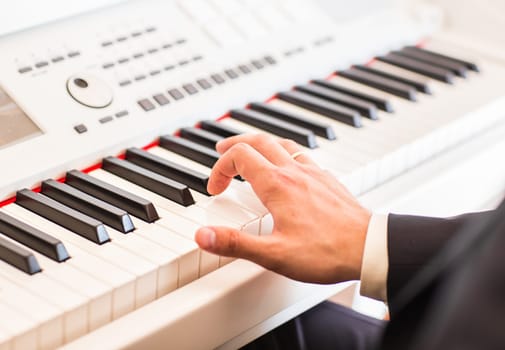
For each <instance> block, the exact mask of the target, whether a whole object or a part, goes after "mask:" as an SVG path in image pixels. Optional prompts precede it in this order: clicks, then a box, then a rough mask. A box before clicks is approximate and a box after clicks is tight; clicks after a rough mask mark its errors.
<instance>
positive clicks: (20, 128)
mask: <svg viewBox="0 0 505 350" xmlns="http://www.w3.org/2000/svg"><path fill="white" fill-rule="evenodd" d="M38 135H42V130H40V128H39V127H38V126H37V125H36V124H35V123H34V122H33V121H32V120H31V119H30V118H29V117H28V116H27V115H26V113H25V112H23V110H22V109H21V108H20V107H19V106H18V105H17V104H16V102H14V100H13V99H11V98H10V96H9V95H7V93H6V92H5V91H4V90H3V89H2V87H1V86H0V149H1V148H4V147H7V146H9V145H12V144H14V143H17V142H21V141H24V140H27V139H30V138H32V137H35V136H38Z"/></svg>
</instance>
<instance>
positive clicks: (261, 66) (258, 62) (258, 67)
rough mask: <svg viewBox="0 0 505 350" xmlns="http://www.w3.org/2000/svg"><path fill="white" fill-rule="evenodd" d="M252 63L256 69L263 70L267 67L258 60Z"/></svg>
mask: <svg viewBox="0 0 505 350" xmlns="http://www.w3.org/2000/svg"><path fill="white" fill-rule="evenodd" d="M251 63H252V65H253V66H254V67H256V69H263V67H265V66H264V65H263V63H261V62H260V61H258V60H252V61H251Z"/></svg>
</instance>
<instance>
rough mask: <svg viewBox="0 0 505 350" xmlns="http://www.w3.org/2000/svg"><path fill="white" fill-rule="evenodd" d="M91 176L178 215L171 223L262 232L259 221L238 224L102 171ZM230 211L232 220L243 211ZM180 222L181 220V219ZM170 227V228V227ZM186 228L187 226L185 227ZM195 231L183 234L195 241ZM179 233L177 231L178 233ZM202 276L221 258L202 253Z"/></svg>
mask: <svg viewBox="0 0 505 350" xmlns="http://www.w3.org/2000/svg"><path fill="white" fill-rule="evenodd" d="M90 175H92V176H95V177H97V178H99V179H101V180H103V181H107V182H109V183H111V184H113V185H115V186H118V187H121V188H123V189H125V190H127V191H130V192H132V193H134V194H136V195H138V196H141V197H144V198H146V199H149V200H151V201H152V202H153V203H155V204H156V206H159V207H160V208H163V209H165V211H166V213H165V217H166V216H167V215H168V214H169V213H173V214H176V216H175V217H174V216H172V219H171V221H172V222H174V221H175V220H176V219H177V216H179V217H184V218H186V219H188V220H189V221H192V222H194V223H196V224H198V225H200V226H227V227H232V228H235V229H238V230H241V231H243V232H246V233H249V234H254V235H257V234H259V230H260V222H259V220H258V219H256V220H251V221H248V222H243V223H237V222H236V221H230V220H228V219H227V218H224V217H222V216H219V215H217V214H215V213H213V212H210V211H209V210H206V209H204V208H201V207H198V206H197V205H192V206H190V207H182V206H180V205H178V204H176V203H174V202H171V201H169V200H167V199H165V198H163V197H161V196H158V195H157V194H155V193H152V192H150V191H147V190H145V189H143V188H141V187H139V186H137V185H135V184H132V183H130V182H128V181H126V180H124V179H121V178H119V177H117V176H115V175H112V174H109V173H107V172H105V171H103V170H101V169H98V170H95V171H92V172H91V173H90ZM228 209H229V211H225V212H223V214H224V215H226V213H228V214H229V215H230V217H231V218H233V214H234V212H236V211H237V210H240V211H242V209H241V208H238V207H236V206H234V205H230V207H229V208H228ZM160 215H161V217H162V218H163V216H162V214H160ZM179 220H180V218H179ZM161 222H164V223H165V222H170V221H169V220H167V221H161ZM169 227H170V226H169ZM183 227H185V226H183ZM195 231H196V229H195V230H193V232H188V231H185V232H184V233H183V234H184V235H185V236H186V237H188V238H190V239H193V237H194V234H195ZM176 232H177V231H176ZM200 259H201V261H200V275H203V274H206V273H208V272H210V271H211V270H213V269H215V268H217V267H219V257H218V256H215V255H212V254H209V253H202V254H201V257H200Z"/></svg>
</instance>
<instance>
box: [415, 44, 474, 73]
mask: <svg viewBox="0 0 505 350" xmlns="http://www.w3.org/2000/svg"><path fill="white" fill-rule="evenodd" d="M408 48H409V49H410V50H417V51H421V52H423V53H426V54H428V55H431V56H433V57H439V58H443V59H445V60H448V61H452V62H456V63H460V64H462V65H464V66H466V67H467V68H468V69H470V70H473V71H474V72H479V71H480V70H479V67H478V66H477V65H476V64H475V63H473V62H468V61H465V60H461V59H459V58H455V57H452V56H447V55H443V54H441V53H438V52H434V51H431V50H427V49H422V48H418V47H415V46H408Z"/></svg>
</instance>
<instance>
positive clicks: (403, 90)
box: [338, 68, 416, 101]
mask: <svg viewBox="0 0 505 350" xmlns="http://www.w3.org/2000/svg"><path fill="white" fill-rule="evenodd" d="M338 75H339V76H341V77H343V78H346V79H350V80H353V81H357V82H358V83H361V84H364V85H368V86H370V87H373V88H376V89H379V90H382V91H385V92H388V93H390V94H392V95H395V96H398V97H401V98H404V99H407V100H409V101H415V100H416V89H415V88H414V87H413V86H410V85H407V84H403V83H399V82H397V81H394V80H391V79H388V78H383V77H380V76H377V75H374V74H370V73H367V72H363V71H361V70H358V69H354V68H351V69H347V70H344V71H341V72H339V73H338Z"/></svg>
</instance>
